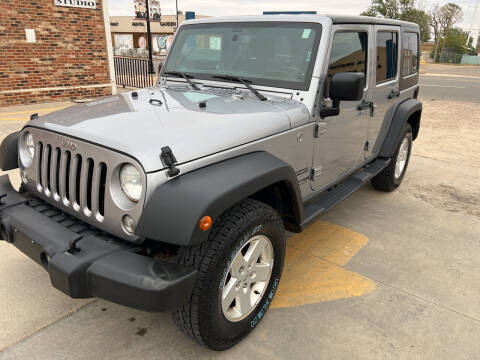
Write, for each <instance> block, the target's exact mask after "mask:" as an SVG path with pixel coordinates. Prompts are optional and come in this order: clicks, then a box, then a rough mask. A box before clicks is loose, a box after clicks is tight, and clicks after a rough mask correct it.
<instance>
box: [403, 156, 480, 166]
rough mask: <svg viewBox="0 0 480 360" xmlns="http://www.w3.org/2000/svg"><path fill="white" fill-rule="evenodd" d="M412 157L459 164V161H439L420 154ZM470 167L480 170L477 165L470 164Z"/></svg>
mask: <svg viewBox="0 0 480 360" xmlns="http://www.w3.org/2000/svg"><path fill="white" fill-rule="evenodd" d="M412 157H419V158H422V159H428V160H432V161H441V162H444V163H447V164H458V162H457V161H450V160H445V159H437V158H434V157H431V156H425V155H419V154H412ZM468 166H469V167H473V168H477V169H480V166H478V165H475V164H469V165H468Z"/></svg>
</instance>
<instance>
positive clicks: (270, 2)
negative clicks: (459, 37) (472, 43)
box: [108, 0, 480, 31]
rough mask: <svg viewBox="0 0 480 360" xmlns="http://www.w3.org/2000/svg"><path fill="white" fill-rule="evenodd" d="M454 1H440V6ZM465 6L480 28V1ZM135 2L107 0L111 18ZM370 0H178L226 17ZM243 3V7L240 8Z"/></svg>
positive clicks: (165, 3) (352, 10)
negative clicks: (476, 7) (476, 6)
mask: <svg viewBox="0 0 480 360" xmlns="http://www.w3.org/2000/svg"><path fill="white" fill-rule="evenodd" d="M420 1H421V2H422V3H423V4H424V5H423V6H424V7H425V8H426V9H428V8H429V7H431V5H432V4H433V3H434V1H437V0H420ZM451 1H452V0H439V2H440V4H444V3H447V2H451ZM453 2H455V3H457V4H458V5H460V6H462V8H463V12H464V18H463V21H462V24H461V25H462V27H463V28H464V29H471V27H472V23H473V29H471V30H476V31H478V30H479V29H480V0H453ZM133 3H134V0H108V5H109V10H110V15H113V16H132V15H133V13H134V11H133V9H134V6H133ZM160 3H161V8H162V13H163V14H165V15H169V14H175V0H160ZM370 3H371V1H370V0H323V1H320V0H296V1H292V0H178V7H179V10H180V11H195V12H196V13H197V14H202V15H210V16H223V15H261V14H262V12H263V11H274V10H277V11H278V10H280V11H281V10H284V11H285V10H295V11H299V10H316V11H318V13H320V14H326V13H330V14H341V15H359V14H360V13H361V12H362V11H363V10H365V9H366V8H367V7H368V6H369V5H370ZM476 3H478V4H479V6H478V10H477V15H476V16H475V19H476V24H474V22H473V20H474V15H475V4H476ZM240 4H241V5H240Z"/></svg>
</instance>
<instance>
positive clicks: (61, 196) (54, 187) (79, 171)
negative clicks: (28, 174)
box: [35, 141, 107, 222]
mask: <svg viewBox="0 0 480 360" xmlns="http://www.w3.org/2000/svg"><path fill="white" fill-rule="evenodd" d="M72 150H75V149H72ZM36 151H37V156H36V164H35V165H36V166H35V169H36V171H37V174H36V175H37V189H38V191H40V192H43V193H44V194H45V195H46V196H47V197H49V198H50V197H51V198H53V199H54V200H55V201H56V202H58V203H63V205H64V206H67V207H71V208H72V209H73V210H75V211H77V212H80V211H81V212H83V214H84V215H85V216H87V217H90V216H92V215H93V216H95V218H96V220H98V221H100V222H101V221H103V218H104V216H105V184H106V177H107V165H106V164H105V163H103V162H96V161H95V160H94V159H92V158H90V157H87V158H85V157H84V156H82V154H78V153H76V152H72V151H70V150H66V149H63V148H60V147H58V146H54V145H52V144H49V143H47V142H44V141H38V142H37V144H36Z"/></svg>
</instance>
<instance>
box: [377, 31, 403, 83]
mask: <svg viewBox="0 0 480 360" xmlns="http://www.w3.org/2000/svg"><path fill="white" fill-rule="evenodd" d="M397 54H398V34H397V33H396V32H395V33H394V32H386V31H379V32H378V33H377V83H379V82H382V81H387V80H390V79H393V78H395V77H396V76H397Z"/></svg>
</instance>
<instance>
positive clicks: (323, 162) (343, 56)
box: [311, 24, 372, 190]
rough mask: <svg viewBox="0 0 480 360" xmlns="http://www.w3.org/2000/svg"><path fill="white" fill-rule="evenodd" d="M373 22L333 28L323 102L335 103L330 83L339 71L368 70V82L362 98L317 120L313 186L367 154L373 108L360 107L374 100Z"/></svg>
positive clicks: (331, 178) (346, 169) (350, 168)
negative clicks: (370, 67)
mask: <svg viewBox="0 0 480 360" xmlns="http://www.w3.org/2000/svg"><path fill="white" fill-rule="evenodd" d="M371 43H372V26H371V25H365V24H363V25H362V24H360V25H334V26H333V29H332V35H331V41H330V51H329V54H328V57H327V58H328V59H329V61H328V70H327V71H326V77H325V82H324V86H323V91H322V92H321V94H320V96H321V99H320V101H319V103H320V106H331V104H332V101H331V100H330V99H329V86H330V80H331V78H332V76H333V75H334V74H336V73H338V72H364V73H365V76H366V84H365V89H364V96H363V100H362V101H342V102H341V103H340V113H339V115H337V116H332V117H327V118H325V119H320V120H318V122H317V130H316V134H315V145H314V155H313V170H312V183H311V186H312V189H313V190H320V189H323V188H326V187H328V186H329V185H332V184H333V183H335V182H337V181H338V180H340V179H341V178H342V177H344V176H346V175H348V174H349V173H351V172H352V171H354V170H355V169H356V168H358V166H360V163H361V162H363V161H364V159H365V157H364V154H365V150H364V147H365V142H366V138H367V133H368V122H369V119H368V118H369V116H370V109H369V108H368V107H364V109H360V110H359V109H358V106H359V105H360V104H361V103H362V102H364V103H369V102H371V100H372V98H371V90H370V86H369V77H370V69H369V66H368V59H370V57H371V56H372V54H371V52H372V49H369V48H371V46H370V45H369V44H371Z"/></svg>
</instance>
